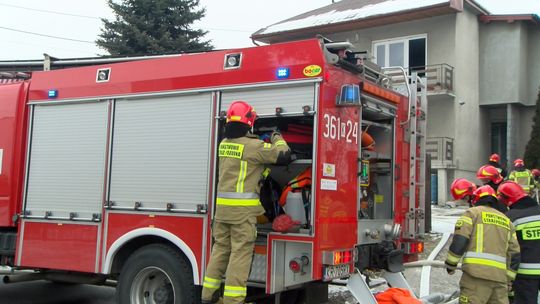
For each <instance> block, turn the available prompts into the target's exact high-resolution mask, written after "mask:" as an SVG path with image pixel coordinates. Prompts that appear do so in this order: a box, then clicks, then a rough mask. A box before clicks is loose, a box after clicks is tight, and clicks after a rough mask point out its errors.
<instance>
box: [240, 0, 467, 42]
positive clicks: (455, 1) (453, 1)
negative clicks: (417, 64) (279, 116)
mask: <svg viewBox="0 0 540 304" xmlns="http://www.w3.org/2000/svg"><path fill="white" fill-rule="evenodd" d="M462 1H468V0H450V1H448V2H442V3H438V4H434V5H430V6H425V7H421V8H416V9H412V10H406V11H398V12H393V13H390V14H384V15H375V16H370V17H368V18H363V19H357V20H352V21H351V20H347V21H342V22H338V23H331V24H322V25H316V26H311V27H304V28H298V29H292V30H287V31H281V32H272V33H268V34H259V32H261V31H263V30H264V29H265V28H262V29H260V30H258V31H257V32H255V33H253V34H252V35H251V36H250V38H251V39H252V40H255V41H260V42H263V43H271V42H269V41H270V40H272V37H276V36H282V35H283V34H295V33H301V32H305V31H314V30H317V29H326V30H330V29H332V28H336V27H338V28H339V27H342V26H344V25H347V24H350V25H358V24H361V23H364V22H368V21H373V20H385V19H391V18H393V17H396V16H403V15H408V14H411V13H418V12H420V13H423V12H427V11H431V10H435V9H439V8H447V9H450V10H453V11H456V12H461V11H462V10H463V6H462V5H461V6H460V5H459V3H463V2H462Z"/></svg>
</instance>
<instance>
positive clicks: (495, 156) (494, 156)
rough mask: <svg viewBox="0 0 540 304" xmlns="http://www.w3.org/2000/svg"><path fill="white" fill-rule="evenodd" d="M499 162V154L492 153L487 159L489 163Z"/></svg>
mask: <svg viewBox="0 0 540 304" xmlns="http://www.w3.org/2000/svg"><path fill="white" fill-rule="evenodd" d="M500 160H501V157H500V156H499V154H497V153H493V154H491V156H490V157H489V161H490V162H496V163H498V162H499V161H500Z"/></svg>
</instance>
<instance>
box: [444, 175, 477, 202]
mask: <svg viewBox="0 0 540 304" xmlns="http://www.w3.org/2000/svg"><path fill="white" fill-rule="evenodd" d="M475 190H476V185H475V184H473V183H472V182H470V181H468V180H466V179H464V178H457V179H455V180H454V181H453V182H452V185H451V186H450V193H451V194H452V197H453V198H454V199H455V200H459V199H463V198H465V196H467V195H472V194H473V192H474V191H475Z"/></svg>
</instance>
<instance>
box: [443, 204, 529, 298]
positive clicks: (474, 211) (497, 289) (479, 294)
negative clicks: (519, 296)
mask: <svg viewBox="0 0 540 304" xmlns="http://www.w3.org/2000/svg"><path fill="white" fill-rule="evenodd" d="M479 203H480V202H478V203H477V206H476V207H472V208H470V209H468V210H466V211H465V212H464V214H463V215H462V216H461V217H460V218H459V219H458V220H457V222H456V227H455V230H454V238H453V240H452V244H451V245H450V249H449V251H448V256H447V258H446V262H445V263H446V264H447V267H448V268H450V269H451V268H453V267H455V266H456V265H457V264H458V262H459V260H460V259H461V258H462V257H463V262H462V270H463V275H462V277H461V281H460V282H459V286H460V290H461V293H460V298H459V302H460V303H471V304H477V303H501V304H507V303H508V297H507V292H508V287H507V283H508V282H509V280H510V281H511V280H513V279H514V278H515V275H516V271H517V267H518V264H519V244H518V242H517V239H516V233H515V229H514V225H513V224H512V223H511V222H510V220H509V219H508V218H507V217H506V216H505V215H504V214H502V213H501V212H499V211H497V210H495V209H494V208H492V207H490V206H485V205H480V206H478V204H479Z"/></svg>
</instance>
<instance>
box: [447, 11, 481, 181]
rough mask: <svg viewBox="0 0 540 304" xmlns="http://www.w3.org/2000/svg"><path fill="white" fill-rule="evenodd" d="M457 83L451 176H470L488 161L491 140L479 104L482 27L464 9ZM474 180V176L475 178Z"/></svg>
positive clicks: (457, 42)
mask: <svg viewBox="0 0 540 304" xmlns="http://www.w3.org/2000/svg"><path fill="white" fill-rule="evenodd" d="M455 32H456V35H455V36H454V37H453V39H455V48H454V50H453V51H454V53H455V58H456V59H455V70H454V78H455V79H454V86H455V94H456V101H457V102H455V103H453V107H454V109H453V110H454V113H455V121H454V124H453V133H454V134H453V137H454V138H455V140H454V151H455V165H456V169H455V171H454V176H451V178H449V181H448V182H451V181H452V178H458V177H465V176H470V174H471V173H472V172H474V173H475V172H476V171H477V169H478V168H479V167H480V166H481V165H483V164H484V163H485V162H486V159H487V158H488V157H489V153H490V151H488V148H487V147H489V144H490V140H489V137H488V136H486V134H488V131H489V129H487V128H486V123H485V122H486V121H487V119H488V114H487V113H481V111H480V107H479V106H478V97H479V92H478V87H479V64H480V61H479V60H480V49H479V45H478V40H479V36H480V29H479V26H478V19H477V16H476V15H475V14H472V13H470V12H469V11H467V10H465V11H464V12H462V13H458V14H456V25H455ZM473 180H474V179H473Z"/></svg>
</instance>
